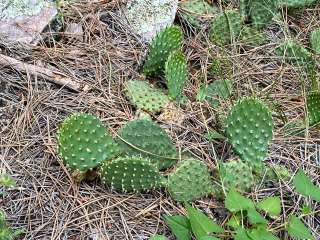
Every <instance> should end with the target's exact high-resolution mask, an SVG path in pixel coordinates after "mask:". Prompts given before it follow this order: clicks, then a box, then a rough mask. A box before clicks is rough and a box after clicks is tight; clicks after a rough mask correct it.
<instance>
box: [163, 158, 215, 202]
mask: <svg viewBox="0 0 320 240" xmlns="http://www.w3.org/2000/svg"><path fill="white" fill-rule="evenodd" d="M167 188H168V191H169V193H170V195H171V196H172V197H173V198H174V199H175V200H176V201H178V202H191V201H193V200H195V199H198V198H201V197H203V196H206V195H208V194H210V193H212V192H213V183H212V181H211V176H210V172H209V169H208V168H207V166H206V165H205V164H204V163H202V162H200V161H198V160H193V159H191V160H184V161H183V162H182V163H181V164H180V165H179V166H178V167H177V169H176V170H175V172H173V173H171V174H170V175H169V177H168V182H167Z"/></svg>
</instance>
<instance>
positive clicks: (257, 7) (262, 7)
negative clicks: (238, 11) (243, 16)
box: [249, 0, 278, 28]
mask: <svg viewBox="0 0 320 240" xmlns="http://www.w3.org/2000/svg"><path fill="white" fill-rule="evenodd" d="M277 2H278V0H251V1H250V7H249V9H250V10H249V15H250V17H251V20H252V24H253V26H255V27H256V28H263V27H265V26H267V25H268V24H269V23H270V22H271V20H272V18H273V17H274V16H275V15H276V14H277V10H278V4H277Z"/></svg>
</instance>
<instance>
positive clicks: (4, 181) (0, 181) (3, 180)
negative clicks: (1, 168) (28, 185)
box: [0, 174, 16, 188]
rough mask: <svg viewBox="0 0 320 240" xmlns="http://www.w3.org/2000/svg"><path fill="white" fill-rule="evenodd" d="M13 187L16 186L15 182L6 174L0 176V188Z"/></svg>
mask: <svg viewBox="0 0 320 240" xmlns="http://www.w3.org/2000/svg"><path fill="white" fill-rule="evenodd" d="M15 185H16V182H15V180H14V179H13V178H12V177H11V176H10V175H7V174H4V175H0V186H3V187H7V188H10V187H14V186H15Z"/></svg>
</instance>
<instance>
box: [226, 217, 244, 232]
mask: <svg viewBox="0 0 320 240" xmlns="http://www.w3.org/2000/svg"><path fill="white" fill-rule="evenodd" d="M226 225H227V226H230V227H233V228H234V229H238V228H239V227H241V216H239V215H232V216H231V218H230V219H229V221H228V222H227V223H226Z"/></svg>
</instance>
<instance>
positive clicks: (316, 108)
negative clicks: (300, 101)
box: [307, 92, 320, 125]
mask: <svg viewBox="0 0 320 240" xmlns="http://www.w3.org/2000/svg"><path fill="white" fill-rule="evenodd" d="M307 109H308V116H309V124H310V125H315V124H318V123H320V93H318V92H314V93H310V94H309V95H308V96H307Z"/></svg>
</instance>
